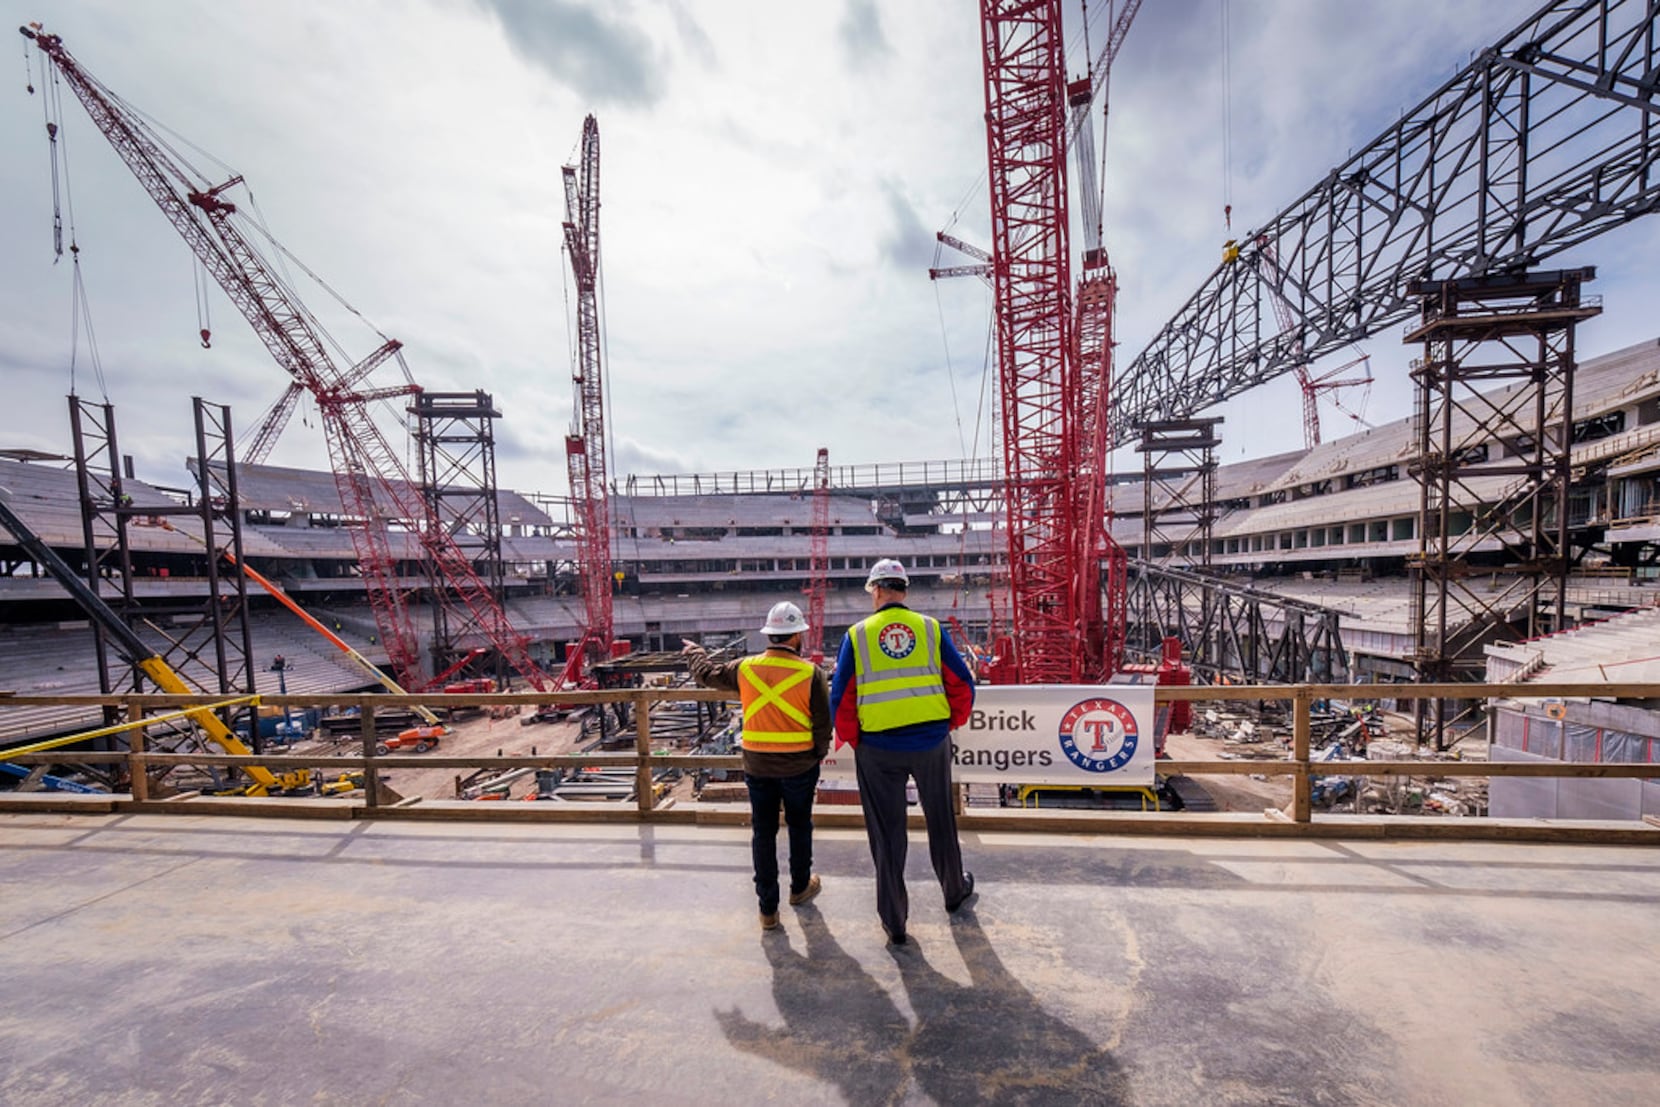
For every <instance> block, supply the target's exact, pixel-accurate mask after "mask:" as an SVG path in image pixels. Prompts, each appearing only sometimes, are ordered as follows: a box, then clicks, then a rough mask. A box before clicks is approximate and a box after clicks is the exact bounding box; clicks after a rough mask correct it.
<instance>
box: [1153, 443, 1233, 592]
mask: <svg viewBox="0 0 1660 1107" xmlns="http://www.w3.org/2000/svg"><path fill="white" fill-rule="evenodd" d="M1221 423H1222V419H1221V417H1220V416H1216V417H1212V418H1206V419H1159V420H1153V421H1150V422H1146V423H1140V424H1137V426H1136V429H1137V430H1138V431H1139V432H1140V434H1141V441H1140V442H1139V443H1138V444H1137V445H1136V452H1137V453H1139V454H1141V458H1142V482H1141V492H1142V509H1141V512H1142V514H1141V518H1142V521H1143V522H1142V525H1143V527H1144V529H1143V532H1142V538H1141V560H1142V561H1143V562H1144V563H1145V564H1148V565H1154V566H1167V565H1178V566H1186V567H1190V568H1192V567H1197V568H1201V569H1203V568H1208V567H1209V566H1210V550H1211V534H1212V532H1213V531H1214V529H1215V524H1216V466H1217V462H1216V447H1217V446H1219V445H1221V442H1222V438H1221V435H1220V434H1219V433H1218V431H1217V427H1218V426H1220V425H1221Z"/></svg>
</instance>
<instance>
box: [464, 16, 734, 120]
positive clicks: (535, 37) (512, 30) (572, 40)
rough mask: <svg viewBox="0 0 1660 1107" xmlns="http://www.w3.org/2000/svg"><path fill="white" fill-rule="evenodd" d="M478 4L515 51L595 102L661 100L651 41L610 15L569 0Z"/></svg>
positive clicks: (658, 70)
mask: <svg viewBox="0 0 1660 1107" xmlns="http://www.w3.org/2000/svg"><path fill="white" fill-rule="evenodd" d="M480 3H482V4H483V6H484V7H485V8H487V9H489V10H491V11H493V12H494V13H495V15H496V18H497V19H499V20H500V21H501V25H502V29H503V30H504V31H505V32H506V33H507V40H508V42H509V43H510V44H511V45H512V47H513V49H514V50H516V51H517V52H518V53H519V54H521V55H523V56H524V57H525V58H526V59H527V60H528V61H530V62H532V63H534V64H535V65H538V66H541V67H542V68H543V69H545V70H546V71H547V72H548V74H549V75H551V76H552V77H553V78H554V79H555V80H558V81H560V82H563V83H564V84H567V85H569V86H570V87H571V88H573V89H575V90H576V91H577V92H579V93H581V94H582V95H583V96H584V97H587V98H588V99H590V100H592V101H593V102H594V103H595V104H628V105H638V106H646V107H649V106H650V105H652V104H655V103H657V102H658V101H659V100H661V99H662V97H663V92H664V88H663V77H662V73H663V67H662V65H661V64H660V59H659V57H658V55H657V51H656V50H655V48H654V47H653V46H652V43H651V40H650V39H649V38H647V37H646V35H645V33H644V32H642V31H641V30H640V29H639V28H637V27H634V26H630V25H629V24H626V23H624V22H622V21H620V20H619V19H617V18H615V17H614V16H613V15H612V14H610V13H609V12H603V11H596V10H592V9H590V8H587V7H584V6H582V5H581V4H578V3H572V2H570V0H480ZM694 26H695V25H694ZM705 41H707V40H705Z"/></svg>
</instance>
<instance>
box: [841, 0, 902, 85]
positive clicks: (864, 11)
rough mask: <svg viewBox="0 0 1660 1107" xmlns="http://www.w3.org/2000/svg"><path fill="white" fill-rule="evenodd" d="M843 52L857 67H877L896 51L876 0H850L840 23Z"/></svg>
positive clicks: (851, 65)
mask: <svg viewBox="0 0 1660 1107" xmlns="http://www.w3.org/2000/svg"><path fill="white" fill-rule="evenodd" d="M836 38H837V39H838V40H840V42H841V47H842V54H843V56H844V57H845V58H846V59H847V64H848V66H849V67H851V68H852V69H854V70H858V71H865V70H869V69H874V68H876V67H877V66H878V65H880V64H881V63H882V62H884V61H886V60H887V58H888V56H889V55H890V54H892V53H893V47H892V46H890V45H889V44H888V39H887V36H886V35H884V34H883V33H882V17H881V16H880V15H879V14H878V13H877V11H876V4H875V2H874V0H848V4H847V9H846V10H845V11H844V12H843V13H842V18H841V22H840V23H839V24H837V26H836Z"/></svg>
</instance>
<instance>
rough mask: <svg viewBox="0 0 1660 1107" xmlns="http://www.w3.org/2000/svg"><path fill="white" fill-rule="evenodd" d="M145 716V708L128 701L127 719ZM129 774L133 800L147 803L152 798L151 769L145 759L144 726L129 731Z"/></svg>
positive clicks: (136, 719)
mask: <svg viewBox="0 0 1660 1107" xmlns="http://www.w3.org/2000/svg"><path fill="white" fill-rule="evenodd" d="M142 718H144V708H143V707H142V706H141V705H140V704H136V703H134V702H133V701H132V700H128V701H127V721H128V722H129V723H136V722H138V721H139V720H140V719H142ZM127 776H128V778H129V779H130V780H131V781H132V789H133V801H134V802H135V803H147V802H149V799H150V770H149V767H148V766H147V765H146V764H145V761H144V728H143V727H134V728H133V729H132V730H129V731H128V732H127Z"/></svg>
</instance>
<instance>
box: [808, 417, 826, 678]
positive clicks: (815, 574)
mask: <svg viewBox="0 0 1660 1107" xmlns="http://www.w3.org/2000/svg"><path fill="white" fill-rule="evenodd" d="M812 555H813V556H812V565H811V568H810V575H809V576H808V578H807V588H806V592H807V642H806V647H807V648H806V649H805V650H803V651H802V652H803V653H804V654H805V656H807V657H808V658H811V659H812V660H814V661H821V660H823V659H824V600H825V597H826V596H827V595H828V594H829V591H830V451H829V450H828V449H826V448H825V447H823V446H820V447H819V450H818V458H817V459H816V460H815V461H814V462H813V530H812Z"/></svg>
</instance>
